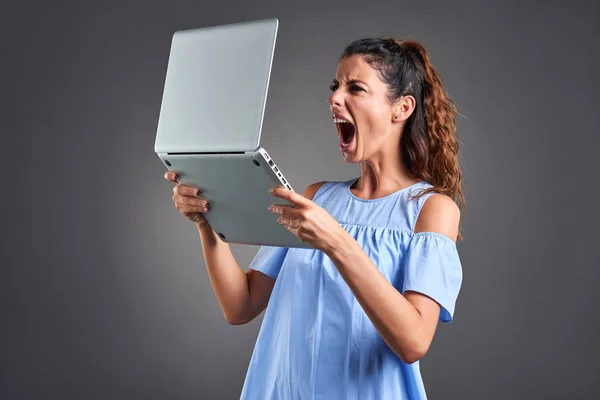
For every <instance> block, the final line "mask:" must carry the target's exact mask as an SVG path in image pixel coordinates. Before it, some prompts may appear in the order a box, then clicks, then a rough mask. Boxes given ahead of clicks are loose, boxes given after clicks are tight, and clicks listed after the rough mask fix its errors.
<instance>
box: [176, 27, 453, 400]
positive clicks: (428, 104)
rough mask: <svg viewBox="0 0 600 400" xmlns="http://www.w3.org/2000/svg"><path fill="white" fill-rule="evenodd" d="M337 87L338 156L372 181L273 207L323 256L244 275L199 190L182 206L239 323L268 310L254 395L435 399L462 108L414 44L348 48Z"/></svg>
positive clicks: (282, 251)
mask: <svg viewBox="0 0 600 400" xmlns="http://www.w3.org/2000/svg"><path fill="white" fill-rule="evenodd" d="M331 90H332V94H331V97H330V98H329V105H330V109H331V115H332V118H333V121H334V123H335V126H336V129H337V132H338V135H339V138H340V150H341V152H342V155H343V157H344V159H345V160H346V162H349V163H360V165H361V175H360V177H358V178H356V179H352V180H349V181H345V182H319V183H315V184H312V185H310V186H309V187H308V188H306V189H305V190H304V192H303V193H302V195H299V194H297V193H293V192H290V191H288V190H285V189H283V188H277V189H274V190H272V194H273V195H274V196H275V197H276V198H274V200H275V202H277V200H278V199H277V198H281V199H286V200H289V201H290V202H291V203H292V204H293V206H285V205H278V204H274V205H272V206H271V207H270V208H269V209H270V210H271V211H272V212H273V213H274V214H275V215H276V216H278V217H279V218H278V220H279V222H280V223H281V224H283V225H284V226H285V227H286V228H287V229H288V230H290V231H291V232H293V233H294V234H295V235H296V236H298V238H300V240H302V241H305V242H307V243H309V244H310V245H311V246H312V247H314V249H309V250H307V249H295V248H290V249H288V248H277V247H261V248H260V250H259V252H258V254H257V255H256V257H255V258H254V260H253V261H252V264H251V265H250V268H249V270H248V272H247V273H244V272H243V270H242V269H241V268H240V267H239V266H238V264H237V263H236V261H235V259H234V257H233V256H232V254H231V251H230V250H229V246H228V245H227V244H226V243H224V242H222V241H221V240H220V239H219V238H218V237H217V235H216V234H215V232H214V231H213V230H212V229H211V228H210V226H208V224H207V222H206V220H205V219H204V218H203V217H202V213H203V212H206V211H208V208H209V206H208V204H207V203H206V202H205V201H204V200H202V199H198V198H196V196H198V195H199V191H197V190H196V189H193V188H189V187H185V186H182V185H177V186H176V187H175V189H174V191H175V194H174V196H173V200H174V202H175V204H176V206H177V208H178V210H179V211H180V212H182V213H183V214H184V215H185V216H187V217H188V218H189V219H191V220H192V221H194V222H195V223H196V225H197V226H198V230H199V231H200V236H201V240H202V245H203V251H204V257H205V259H206V265H207V268H208V274H209V277H210V280H211V282H212V285H213V288H214V290H215V293H216V295H217V298H218V300H219V303H220V305H221V308H222V310H223V313H224V315H225V318H226V319H227V321H228V322H229V323H231V324H243V323H246V322H248V321H250V320H252V319H253V318H255V317H256V316H257V315H259V314H260V313H261V312H262V311H263V310H264V309H265V307H267V304H268V305H269V306H268V307H267V310H266V313H265V316H264V319H263V323H262V326H261V330H260V333H259V335H258V339H257V343H256V346H255V349H254V352H253V355H252V359H251V361H250V366H249V369H248V372H247V375H246V380H245V383H244V388H243V391H242V398H243V399H260V400H264V399H360V400H364V399H394V400H397V399H421V398H426V394H425V389H424V385H423V382H422V379H421V375H420V371H419V363H418V360H419V359H420V358H422V357H423V356H424V355H425V353H426V352H427V350H428V348H429V346H430V344H431V342H432V339H433V336H434V332H435V329H436V325H437V321H438V320H441V321H443V322H449V321H451V320H452V318H453V312H454V305H455V302H456V298H457V296H458V292H459V290H460V286H461V282H462V268H461V264H460V260H459V257H458V253H457V250H456V243H455V242H456V240H457V239H461V237H460V233H459V225H460V208H461V207H462V206H463V205H464V198H463V195H462V192H461V184H462V173H461V170H460V168H459V165H458V141H457V138H456V134H455V130H456V127H455V116H456V114H457V112H456V109H455V107H454V104H453V102H452V101H451V100H450V98H448V97H447V95H446V93H445V90H444V89H443V86H442V82H441V79H440V77H439V75H438V74H437V72H436V71H435V70H434V68H433V66H432V65H431V62H430V61H429V58H428V55H427V53H426V51H425V49H424V48H423V47H422V46H421V45H419V44H418V43H416V42H414V41H408V40H401V41H396V40H393V39H380V38H377V39H363V40H358V41H355V42H353V43H351V44H349V45H348V46H347V47H346V49H345V51H344V53H343V55H342V57H341V59H340V62H339V64H338V68H337V71H336V76H335V79H334V81H333V83H332V85H331ZM167 179H169V180H171V181H173V182H175V183H176V182H177V181H176V176H174V175H172V174H171V175H169V174H167ZM279 203H282V202H279Z"/></svg>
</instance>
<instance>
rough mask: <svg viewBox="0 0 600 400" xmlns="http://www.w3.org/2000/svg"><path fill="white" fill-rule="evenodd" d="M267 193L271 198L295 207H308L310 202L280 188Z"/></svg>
mask: <svg viewBox="0 0 600 400" xmlns="http://www.w3.org/2000/svg"><path fill="white" fill-rule="evenodd" d="M269 192H270V193H271V194H272V195H273V196H275V197H280V198H282V199H285V200H287V201H289V202H290V203H292V204H293V205H295V206H305V205H308V204H309V202H310V200H308V199H307V198H306V197H304V196H302V195H300V194H298V193H296V192H293V191H291V190H288V189H284V188H280V187H276V188H272V189H270V190H269Z"/></svg>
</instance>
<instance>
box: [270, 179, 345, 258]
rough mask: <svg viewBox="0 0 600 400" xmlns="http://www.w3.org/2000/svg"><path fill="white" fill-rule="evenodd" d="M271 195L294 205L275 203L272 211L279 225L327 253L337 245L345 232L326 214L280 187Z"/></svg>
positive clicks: (300, 196)
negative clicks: (276, 216) (276, 215)
mask: <svg viewBox="0 0 600 400" xmlns="http://www.w3.org/2000/svg"><path fill="white" fill-rule="evenodd" d="M270 192H271V194H272V195H273V196H275V197H280V198H282V199H285V200H287V201H289V202H290V203H292V204H293V206H290V205H282V204H272V205H271V206H270V207H269V211H271V212H272V213H274V214H279V215H280V217H279V218H278V222H279V223H280V224H282V225H283V226H284V227H285V228H286V229H287V230H288V231H290V232H292V233H293V234H294V235H296V236H297V237H298V239H300V240H301V241H302V242H305V243H308V244H310V245H311V246H312V247H314V248H315V249H318V250H322V251H324V252H326V251H327V250H328V249H330V248H332V247H334V246H335V245H336V244H335V243H336V240H338V238H339V237H340V233H341V232H342V231H343V232H345V230H344V229H343V228H342V227H341V225H340V224H339V223H338V222H337V221H336V220H335V219H334V218H333V217H332V216H331V215H330V214H329V213H328V212H327V211H325V210H324V209H323V208H321V207H319V206H318V205H316V204H315V203H314V202H312V201H311V200H309V199H307V198H306V197H304V196H302V195H301V194H298V193H296V192H293V191H291V190H287V189H284V188H280V187H277V188H273V189H271V190H270Z"/></svg>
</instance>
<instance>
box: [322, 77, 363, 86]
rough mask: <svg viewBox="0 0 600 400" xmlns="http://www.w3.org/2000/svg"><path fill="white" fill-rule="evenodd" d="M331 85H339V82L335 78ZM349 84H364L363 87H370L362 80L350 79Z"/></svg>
mask: <svg viewBox="0 0 600 400" xmlns="http://www.w3.org/2000/svg"><path fill="white" fill-rule="evenodd" d="M331 83H333V84H338V85H339V82H338V80H337V79H335V78H334V79H333V81H332V82H331ZM347 83H348V84H349V85H350V84H352V83H362V84H363V85H365V86H368V85H367V84H366V83H365V82H363V81H361V80H360V79H350V80H349V81H348V82H347Z"/></svg>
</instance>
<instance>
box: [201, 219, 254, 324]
mask: <svg viewBox="0 0 600 400" xmlns="http://www.w3.org/2000/svg"><path fill="white" fill-rule="evenodd" d="M196 227H197V228H198V231H199V233H200V241H201V244H202V251H203V253H204V260H205V262H206V269H207V270H208V277H209V279H210V282H211V284H212V287H213V290H214V292H215V295H216V296H217V300H218V301H219V305H220V306H221V310H222V311H223V315H224V316H225V319H226V320H227V322H229V323H231V324H240V323H244V322H246V319H247V314H248V307H249V305H250V303H251V302H250V290H249V287H248V278H247V275H246V273H245V272H244V271H243V270H242V269H241V268H240V266H239V265H238V263H237V261H236V259H235V258H234V256H233V254H232V253H231V249H230V247H229V244H227V243H226V242H223V241H222V240H221V239H220V238H219V237H218V236H217V234H216V233H215V231H214V230H213V229H212V228H211V227H210V226H209V225H208V224H205V225H204V226H198V225H196Z"/></svg>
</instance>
